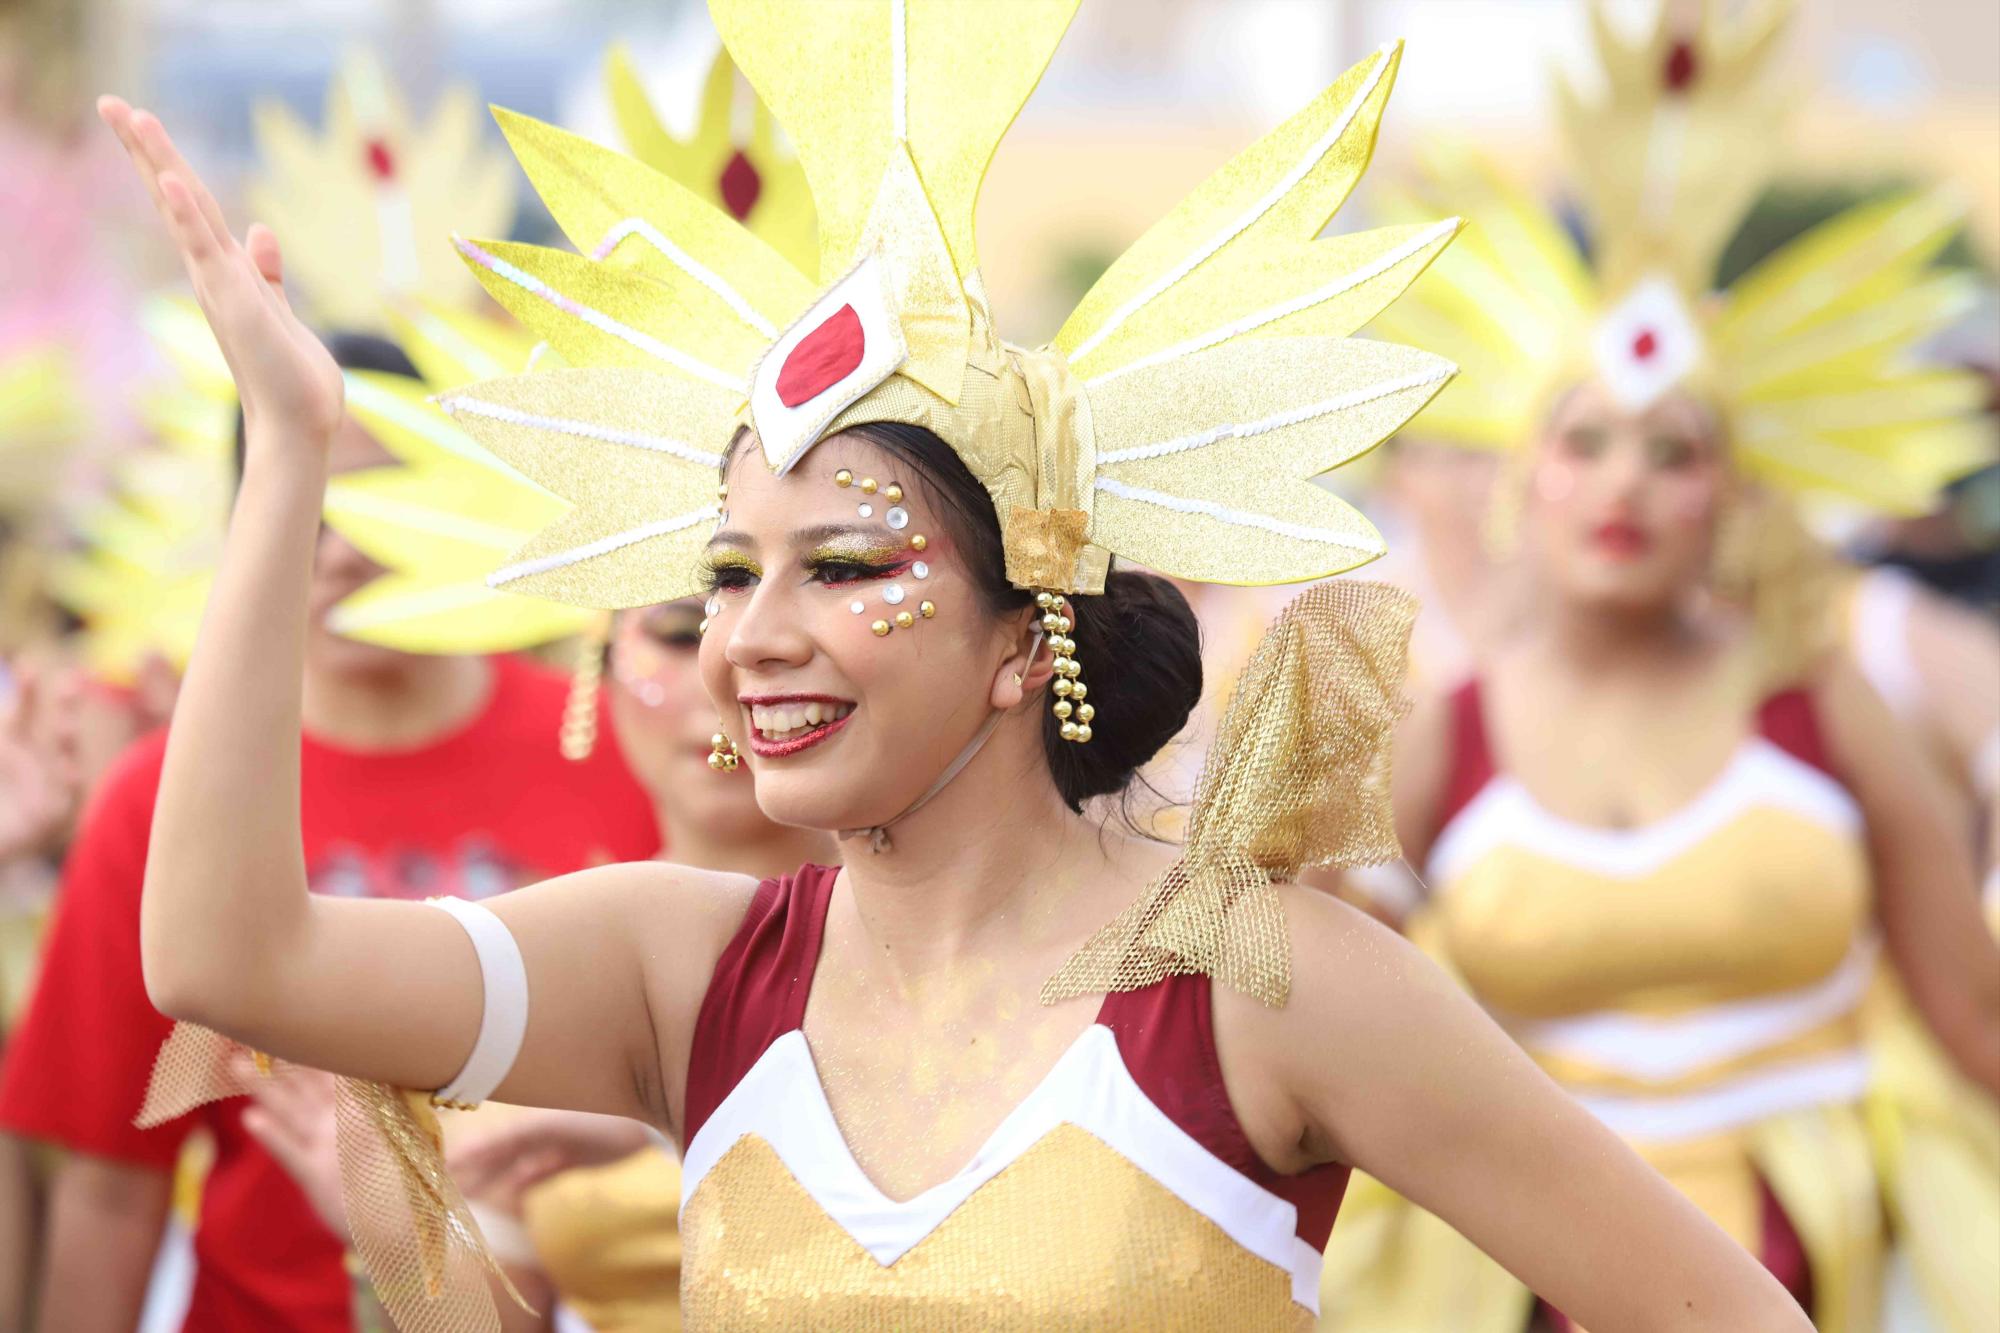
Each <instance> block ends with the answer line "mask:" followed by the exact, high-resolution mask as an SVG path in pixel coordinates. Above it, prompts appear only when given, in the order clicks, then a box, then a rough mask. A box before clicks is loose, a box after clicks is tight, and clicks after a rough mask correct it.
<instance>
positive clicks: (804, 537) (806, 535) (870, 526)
mask: <svg viewBox="0 0 2000 1333" xmlns="http://www.w3.org/2000/svg"><path fill="white" fill-rule="evenodd" d="M885 535H886V536H892V537H893V536H894V535H895V534H893V533H885V532H884V530H883V528H882V525H881V524H879V523H820V524H817V525H815V526H813V527H810V528H797V529H795V530H794V531H793V532H792V544H793V545H794V546H817V545H819V544H820V543H821V542H825V541H831V540H833V539H834V538H835V537H866V538H869V539H871V540H880V539H881V538H882V537H884V536H885Z"/></svg>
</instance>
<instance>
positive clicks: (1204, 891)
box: [1042, 579, 1417, 1006]
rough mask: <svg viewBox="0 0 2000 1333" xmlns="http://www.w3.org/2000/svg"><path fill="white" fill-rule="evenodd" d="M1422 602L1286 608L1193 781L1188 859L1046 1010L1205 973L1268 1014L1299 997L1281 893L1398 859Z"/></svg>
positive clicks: (1090, 946) (1074, 964)
mask: <svg viewBox="0 0 2000 1333" xmlns="http://www.w3.org/2000/svg"><path fill="white" fill-rule="evenodd" d="M1416 609H1417V604H1416V600H1415V599H1414V598H1412V597H1410V596H1409V595H1408V594H1407V593H1404V592H1401V591H1399V590H1397V589H1395V588H1391V587H1389V586H1387V585H1385V584H1380V583H1365V582H1361V581H1358V580H1347V579H1335V580H1329V581H1328V582H1325V583H1320V584H1316V585H1314V586H1313V587H1311V588H1308V589H1307V590H1306V591H1305V592H1304V593H1303V594H1302V595H1300V596H1299V597H1298V599H1297V600H1295V601H1293V602H1292V603H1291V605H1289V606H1287V607H1286V608H1285V609H1284V611H1283V612H1282V613H1281V614H1280V615H1279V616H1278V618H1277V620H1276V621H1274V622H1273V623H1272V625H1271V628H1270V629H1268V630H1267V631H1265V633H1264V638H1263V640H1262V641H1261V642H1259V643H1258V645H1257V650H1256V652H1255V653H1254V654H1252V656H1251V659H1250V665H1249V666H1248V667H1246V668H1245V669H1244V672H1243V676H1242V678H1241V680H1240V681H1239V682H1238V683H1237V687H1236V694H1235V697H1233V698H1232V699H1231V700H1230V701H1229V708H1228V710H1227V711H1226V712H1225V713H1224V714H1223V717H1222V724H1221V726H1220V727H1219V728H1218V730H1217V733H1216V738H1215V743H1214V745H1213V746H1212V747H1211V748H1210V750H1209V752H1208V758H1207V760H1206V761H1205V762H1204V763H1203V765H1202V770H1201V779H1200V781H1199V782H1198V783H1197V785H1196V787H1195V799H1194V811H1193V814H1192V815H1191V816H1190V818H1189V820H1188V833H1187V840H1186V842H1185V844H1184V846H1183V850H1182V853H1181V857H1180V860H1178V861H1177V862H1175V864H1174V865H1173V866H1172V867H1171V868H1170V869H1169V870H1168V871H1167V872H1166V873H1165V874H1164V875H1162V876H1161V877H1160V878H1159V879H1158V880H1156V881H1155V882H1154V883H1153V884H1152V886H1151V887H1150V888H1148V889H1147V891H1146V893H1145V894H1144V895H1143V896H1142V897H1141V898H1140V899H1139V901H1137V902H1135V903H1134V904H1132V906H1131V907H1129V908H1127V909H1126V910H1125V911H1124V912H1123V913H1121V914H1120V915H1119V917H1118V918H1117V919H1116V920H1115V921H1113V922H1112V923H1111V924H1110V925H1108V926H1106V927H1105V928H1104V929H1103V930H1101V931H1099V932H1098V933H1097V934H1096V935H1094V936H1092V937H1091V939H1090V940H1089V941H1088V942H1087V943H1085V944H1084V946H1083V947H1082V948H1081V949H1079V950H1078V951H1077V952H1076V953H1075V954H1073V955H1072V956H1071V957H1070V959H1069V961H1068V962H1066V963H1065V964H1063V966H1062V968H1061V970H1059V971H1058V972H1057V973H1056V974H1055V975H1054V976H1053V977H1051V978H1050V979H1049V980H1048V982H1047V984H1045V985H1044V986H1043V987H1042V1002H1043V1003H1044V1004H1054V1003H1056V1002H1057V1001H1059V1000H1064V999H1067V998H1069V997H1070V996H1073V995H1091V994H1098V993H1102V992H1108V991H1126V990H1138V989H1140V988H1142V987H1145V986H1150V985H1152V984H1153V983H1155V982H1157V981H1159V980H1161V979H1162V978H1165V977H1167V976H1169V975H1173V974H1176V973H1203V974H1206V975H1208V976H1211V977H1213V978H1215V979H1216V980H1217V981H1220V982H1222V983H1223V984H1224V985H1227V986H1230V987H1232V988H1233V989H1236V990H1239V991H1242V992H1243V993H1244V994H1246V995H1251V996H1254V997H1255V998H1257V999H1259V1000H1262V1001H1263V1002H1264V1003H1265V1004H1269V1005H1274V1006H1275V1005H1282V1004H1283V1003H1284V1002H1285V997H1286V996H1287V994H1288V993H1289V992H1290V990H1291V944H1290V939H1289V936H1288V934H1287V931H1286V929H1285V916H1284V910H1283V907H1282V906H1281V905H1280V903H1279V902H1278V896H1277V894H1276V892H1275V891H1274V890H1273V889H1272V887H1271V886H1272V884H1273V883H1275V882H1278V881H1281V880H1289V879H1292V878H1294V877H1295V876H1297V874H1298V873H1299V871H1300V870H1302V869H1304V868H1305V867H1308V866H1329V865H1331V866H1348V865H1367V864H1372V863H1376V862H1381V861H1388V860H1393V859H1394V858H1395V857H1396V856H1398V855H1400V854H1401V851H1400V848H1399V846H1398V844H1397V842H1396V830H1395V822H1394V819H1393V816H1392V814H1391V811H1390V808H1389V745H1390V739H1391V733H1392V731H1393V730H1394V728H1395V725H1396V722H1397V719H1399V718H1400V717H1401V716H1402V715H1403V712H1404V709H1405V706H1406V700H1405V699H1404V696H1403V672H1404V668H1405V667H1406V666H1407V664H1408V658H1409V639H1410V628H1411V626H1412V625H1413V624H1414V622H1415V620H1416Z"/></svg>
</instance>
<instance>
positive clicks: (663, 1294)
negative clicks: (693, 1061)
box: [521, 1148, 681, 1333]
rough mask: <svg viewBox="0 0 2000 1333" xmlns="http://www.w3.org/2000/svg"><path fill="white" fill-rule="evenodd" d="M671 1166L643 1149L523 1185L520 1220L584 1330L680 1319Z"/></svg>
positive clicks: (645, 1329) (655, 1326) (659, 1325)
mask: <svg viewBox="0 0 2000 1333" xmlns="http://www.w3.org/2000/svg"><path fill="white" fill-rule="evenodd" d="M680 1198H681V1168H680V1163H678V1162H676V1161H675V1160H674V1159H673V1158H672V1157H670V1156H668V1155H667V1154H666V1153H665V1152H664V1151H662V1150H661V1149H658V1148H646V1149H643V1150H641V1151H639V1152H636V1153H633V1154H632V1155H631V1156H630V1157H627V1158H625V1159H624V1160H623V1161H618V1162H613V1163H611V1164H609V1165H607V1166H598V1167H586V1168H582V1169H579V1170H574V1171H564V1172H562V1173H561V1174H559V1175H556V1176H553V1177H551V1178H550V1179H549V1180H547V1181H546V1182H544V1183H543V1184H540V1185H537V1186H536V1187H535V1188H534V1189H532V1190H530V1191H529V1192H528V1194H527V1195H526V1197H525V1198H523V1200H522V1212H521V1221H522V1224H523V1225H524V1226H525V1227H526V1228H527V1231H528V1239H529V1240H531V1241H533V1242H534V1246H535V1258H536V1259H537V1260H538V1261H540V1263H541V1266H542V1270H543V1271H544V1272H545V1273H547V1274H548V1278H549V1282H550V1283H551V1285H553V1286H554V1287H555V1290H556V1296H557V1298H558V1299H559V1300H561V1301H562V1303H563V1304H564V1305H566V1306H568V1307H569V1308H570V1309H571V1310H572V1311H574V1312H575V1313H576V1315H577V1317H578V1318H579V1319H581V1320H583V1322H584V1323H585V1324H587V1325H589V1326H590V1329H591V1333H676V1330H678V1329H679V1328H680V1326H681V1235H680V1221H679V1214H680Z"/></svg>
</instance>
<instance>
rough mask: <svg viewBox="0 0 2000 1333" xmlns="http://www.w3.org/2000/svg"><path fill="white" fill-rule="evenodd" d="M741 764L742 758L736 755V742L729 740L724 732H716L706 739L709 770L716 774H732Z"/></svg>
mask: <svg viewBox="0 0 2000 1333" xmlns="http://www.w3.org/2000/svg"><path fill="white" fill-rule="evenodd" d="M718 721H719V719H718ZM742 762H743V756H742V755H740V754H739V753H737V750H736V742H735V741H732V740H730V739H729V736H728V734H727V733H726V732H721V731H718V732H716V733H715V734H714V735H713V736H710V737H709V738H708V766H709V767H710V768H712V769H714V770H715V771H716V772H718V773H734V772H735V771H736V766H737V765H738V764H740V763H742Z"/></svg>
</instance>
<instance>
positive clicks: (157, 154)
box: [97, 97, 345, 459]
mask: <svg viewBox="0 0 2000 1333" xmlns="http://www.w3.org/2000/svg"><path fill="white" fill-rule="evenodd" d="M97 114H98V115H99V116H100V117H102V118H103V120H104V123H105V124H106V125H109V126H110V127H111V130H112V132H113V133H115V134H116V135H117V136H118V141H119V142H120V143H122V144H124V145H125V151H126V152H127V153H128V154H130V156H131V158H132V163H133V165H134V166H136V167H137V168H138V170H139V178H140V179H141V180H143V181H144V182H145V183H146V189H147V191H148V192H149V193H150V194H151V195H152V196H153V206H154V207H155V208H157V209H158V210H159V213H160V217H161V218H162V219H163V220H164V221H165V222H166V224H167V231H168V234H170V235H171V236H172V237H173V240H174V245H175V248H177V249H178V250H179V251H180V256H181V263H182V264H183V265H185V266H186V268H187V273H188V278H189V280H190V281H191V282H193V284H194V294H195V298H196V299H197V300H199V301H200V302H201V310H202V313H203V314H204V315H206V316H207V317H208V326H209V328H210V329H212V330H213V331H214V333H215V340H216V342H217V343H219V344H220V345H221V347H222V355H223V356H224V358H226V359H227V360H228V362H229V370H230V373H231V374H232V375H233V376H234V377H235V380H236V392H237V394H238V396H239V397H240V398H241V400H242V403H243V419H244V422H245V424H246V426H247V427H248V428H249V430H248V434H249V436H250V439H251V449H252V452H253V453H255V452H256V450H257V444H256V441H257V439H258V437H259V436H260V435H262V434H265V433H267V432H268V433H271V434H273V435H274V436H276V437H280V438H285V437H289V438H303V439H305V440H306V441H308V442H309V443H310V444H311V445H312V447H313V449H314V451H315V452H314V455H313V457H315V458H316V459H317V458H323V457H324V451H325V447H326V442H327V440H328V439H329V438H330V437H331V436H332V434H333V431H334V428H335V427H336V426H338V425H339V424H340V419H341V413H342V410H343V406H344V402H345V387H344V385H343V384H342V381H341V376H340V368H339V367H338V366H337V365H335V364H334V361H333V358H332V356H330V355H329V354H328V353H327V350H326V348H325V347H324V346H322V345H321V343H320V341H319V339H318V338H317V337H315V336H314V334H313V332H312V330H311V329H308V328H307V327H306V326H305V325H304V324H303V323H301V322H300V320H299V318H298V316H297V315H294V314H293V313H292V308H291V305H290V303H289V302H287V301H286V300H285V291H284V286H283V283H282V277H283V269H282V265H281V262H280V260H279V256H278V240H277V237H275V236H273V235H272V234H271V231H270V229H269V228H268V227H265V226H263V225H261V224H257V225H253V226H252V227H251V228H250V230H249V231H248V232H246V233H245V234H244V237H243V240H242V241H241V242H240V243H239V242H238V241H237V239H236V238H235V237H234V236H233V235H231V234H230V231H229V225H228V223H227V222H226V221H224V219H223V216H222V208H221V206H220V205H218V204H217V203H216V202H215V196H214V195H212V194H210V193H209V191H208V187H207V186H205V185H203V184H202V183H201V178H200V177H198V176H196V175H195V174H194V171H193V170H192V169H191V168H190V167H189V166H188V164H187V163H186V162H185V161H184V160H182V158H181V155H180V152H179V150H178V149H176V148H175V147H174V141H173V140H172V139H171V138H169V137H168V136H167V130H166V127H165V126H164V125H162V124H161V123H160V120H159V117H157V116H155V115H153V114H152V113H151V112H148V111H138V110H134V109H133V108H132V107H130V106H128V105H127V104H126V103H125V102H123V101H122V100H120V99H119V98H116V97H101V98H99V99H98V101H97Z"/></svg>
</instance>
